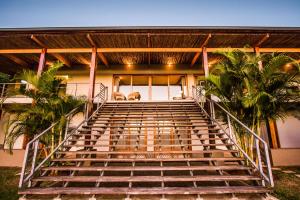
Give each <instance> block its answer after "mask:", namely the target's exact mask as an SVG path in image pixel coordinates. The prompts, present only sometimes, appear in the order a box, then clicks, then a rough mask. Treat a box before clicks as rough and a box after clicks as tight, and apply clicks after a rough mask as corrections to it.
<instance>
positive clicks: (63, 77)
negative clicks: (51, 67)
mask: <svg viewBox="0 0 300 200" xmlns="http://www.w3.org/2000/svg"><path fill="white" fill-rule="evenodd" d="M56 77H57V78H62V79H66V80H68V79H69V76H68V75H57V76H56Z"/></svg>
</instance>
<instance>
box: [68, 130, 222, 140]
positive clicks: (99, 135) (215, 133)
mask: <svg viewBox="0 0 300 200" xmlns="http://www.w3.org/2000/svg"><path fill="white" fill-rule="evenodd" d="M86 131H87V130H82V131H80V132H86ZM125 132H127V131H125ZM224 134H225V133H222V132H214V133H207V132H206V133H203V132H202V133H189V135H196V136H200V137H201V136H202V135H224ZM109 135H110V136H143V134H133V133H132V134H126V133H122V134H111V133H110V134H109ZM159 135H160V136H170V134H159ZM72 136H74V137H83V136H94V137H102V136H104V135H103V134H98V133H93V134H90V133H78V134H74V135H72ZM175 136H176V134H175ZM201 139H202V138H201ZM199 140H200V138H199Z"/></svg>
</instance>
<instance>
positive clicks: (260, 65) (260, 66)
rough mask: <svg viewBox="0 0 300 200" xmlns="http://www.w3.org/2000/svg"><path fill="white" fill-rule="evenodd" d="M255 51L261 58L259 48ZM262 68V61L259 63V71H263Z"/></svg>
mask: <svg viewBox="0 0 300 200" xmlns="http://www.w3.org/2000/svg"><path fill="white" fill-rule="evenodd" d="M254 50H255V53H256V56H260V51H259V47H255V48H254ZM262 68H263V65H262V61H261V60H260V61H258V69H259V70H260V71H261V70H262Z"/></svg>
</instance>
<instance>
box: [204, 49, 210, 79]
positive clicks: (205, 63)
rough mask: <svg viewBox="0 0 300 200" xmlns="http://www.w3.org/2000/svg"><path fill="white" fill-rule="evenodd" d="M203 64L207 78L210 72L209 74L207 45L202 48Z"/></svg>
mask: <svg viewBox="0 0 300 200" xmlns="http://www.w3.org/2000/svg"><path fill="white" fill-rule="evenodd" d="M202 65H203V68H204V75H205V78H207V77H208V74H209V69H208V58H207V51H206V48H205V47H203V49H202Z"/></svg>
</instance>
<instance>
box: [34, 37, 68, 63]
mask: <svg viewBox="0 0 300 200" xmlns="http://www.w3.org/2000/svg"><path fill="white" fill-rule="evenodd" d="M30 38H31V39H32V40H33V41H34V42H35V43H36V44H38V45H39V46H40V47H42V48H47V45H45V44H44V43H43V42H42V41H41V40H39V39H38V38H37V37H36V36H34V35H31V37H30ZM52 56H53V57H55V58H56V59H57V60H59V61H60V62H62V63H64V64H65V65H66V66H68V67H71V63H70V62H69V61H68V60H67V59H66V58H65V57H64V56H62V55H61V54H58V53H52Z"/></svg>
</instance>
